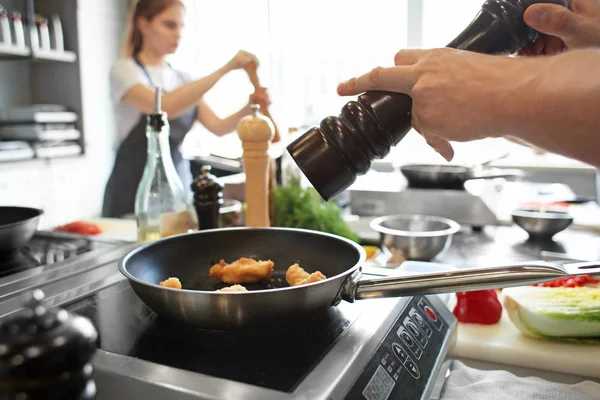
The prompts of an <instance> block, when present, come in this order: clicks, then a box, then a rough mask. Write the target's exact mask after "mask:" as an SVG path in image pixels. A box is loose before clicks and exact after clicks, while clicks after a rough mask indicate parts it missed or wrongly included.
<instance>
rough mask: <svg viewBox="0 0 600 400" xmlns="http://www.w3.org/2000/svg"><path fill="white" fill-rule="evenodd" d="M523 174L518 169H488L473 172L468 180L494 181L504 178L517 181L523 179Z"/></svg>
mask: <svg viewBox="0 0 600 400" xmlns="http://www.w3.org/2000/svg"><path fill="white" fill-rule="evenodd" d="M524 174H525V173H524V172H523V171H522V170H520V169H501V168H489V169H486V168H484V169H481V170H478V171H475V172H474V173H473V174H472V175H471V176H469V178H468V180H471V179H496V178H506V179H518V178H521V177H523V175H524Z"/></svg>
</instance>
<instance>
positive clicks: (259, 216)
mask: <svg viewBox="0 0 600 400" xmlns="http://www.w3.org/2000/svg"><path fill="white" fill-rule="evenodd" d="M259 109H260V106H258V105H253V106H252V114H251V115H249V116H247V117H244V118H242V120H241V121H240V123H239V124H238V127H237V132H238V136H239V138H240V140H241V141H242V148H243V151H244V152H243V155H242V162H243V164H244V172H245V174H246V186H245V191H246V206H247V211H246V226H248V227H268V226H270V221H269V175H270V171H271V166H270V164H271V160H270V158H269V155H268V153H267V152H268V150H269V144H270V142H271V140H272V139H273V135H274V129H273V124H272V122H271V121H270V120H269V119H268V118H267V117H265V116H262V115H260V114H259V113H258V110H259Z"/></svg>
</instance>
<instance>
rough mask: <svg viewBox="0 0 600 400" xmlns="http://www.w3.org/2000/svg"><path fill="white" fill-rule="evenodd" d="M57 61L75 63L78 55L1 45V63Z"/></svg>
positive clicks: (67, 52)
mask: <svg viewBox="0 0 600 400" xmlns="http://www.w3.org/2000/svg"><path fill="white" fill-rule="evenodd" d="M13 60H23V61H57V62H66V63H73V62H75V61H76V60H77V55H76V54H75V53H74V52H72V51H56V50H49V51H48V50H36V51H33V52H32V51H31V50H30V49H28V48H20V47H17V46H12V45H7V44H4V43H0V61H13Z"/></svg>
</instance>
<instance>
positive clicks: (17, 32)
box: [10, 12, 25, 49]
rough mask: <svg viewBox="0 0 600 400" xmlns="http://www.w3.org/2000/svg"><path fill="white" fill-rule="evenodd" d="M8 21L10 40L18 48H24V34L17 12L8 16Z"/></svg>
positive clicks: (19, 15)
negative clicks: (10, 27) (10, 25)
mask: <svg viewBox="0 0 600 400" xmlns="http://www.w3.org/2000/svg"><path fill="white" fill-rule="evenodd" d="M10 19H11V22H12V39H13V44H14V45H15V46H17V47H18V48H21V49H24V48H25V32H24V30H23V21H22V18H21V14H20V13H18V12H13V13H11V15H10Z"/></svg>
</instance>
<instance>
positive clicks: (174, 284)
mask: <svg viewBox="0 0 600 400" xmlns="http://www.w3.org/2000/svg"><path fill="white" fill-rule="evenodd" d="M159 285H160V286H164V287H168V288H173V289H181V282H179V279H177V278H169V279H167V280H165V281H162V282H161V283H159Z"/></svg>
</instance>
